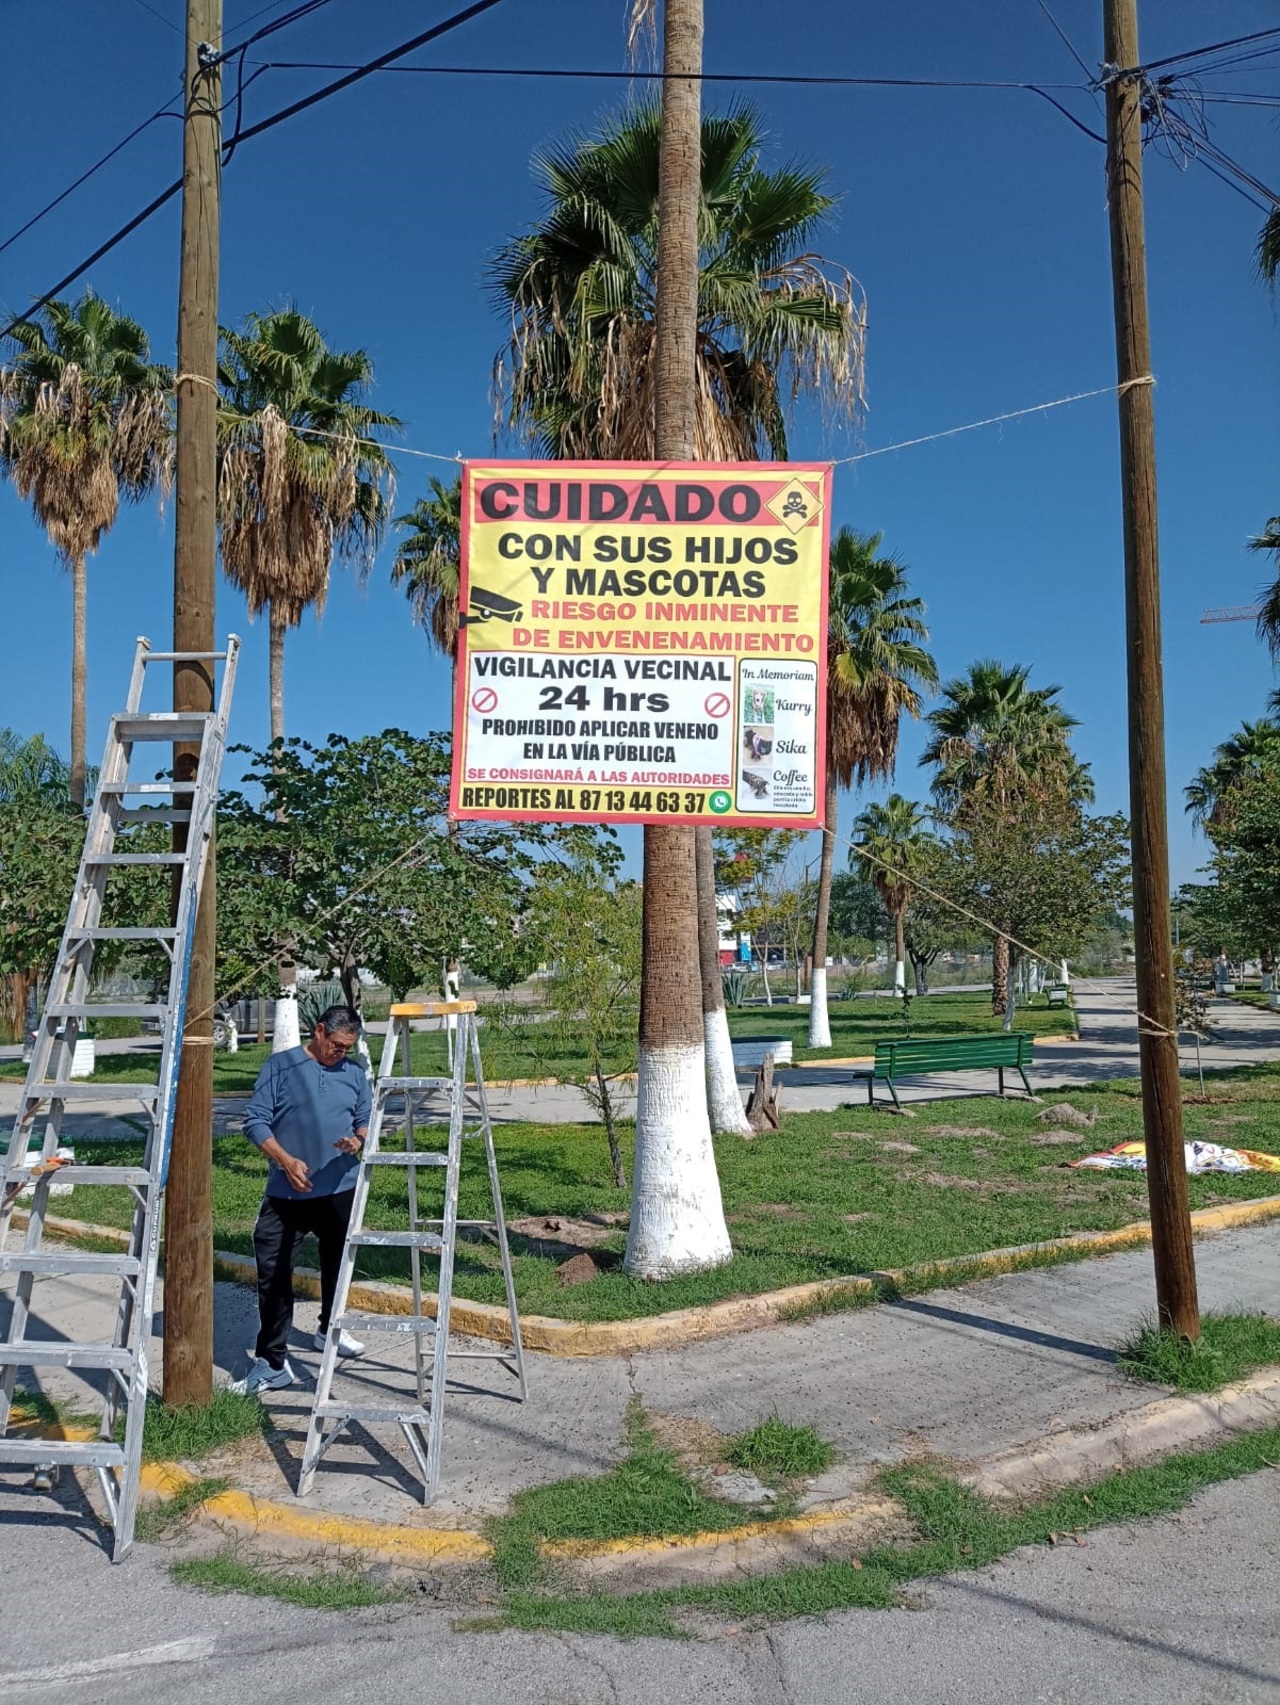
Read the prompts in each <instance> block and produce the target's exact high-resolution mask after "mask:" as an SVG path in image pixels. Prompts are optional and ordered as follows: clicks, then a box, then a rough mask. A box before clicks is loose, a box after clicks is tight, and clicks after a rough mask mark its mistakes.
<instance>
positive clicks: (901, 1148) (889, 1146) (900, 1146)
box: [880, 1143, 920, 1154]
mask: <svg viewBox="0 0 1280 1705" xmlns="http://www.w3.org/2000/svg"><path fill="white" fill-rule="evenodd" d="M880 1147H881V1148H882V1149H883V1150H884V1151H885V1153H886V1154H919V1153H920V1150H919V1149H918V1148H917V1147H916V1145H915V1143H881V1144H880Z"/></svg>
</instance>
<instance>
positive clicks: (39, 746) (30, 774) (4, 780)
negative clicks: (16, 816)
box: [0, 728, 71, 805]
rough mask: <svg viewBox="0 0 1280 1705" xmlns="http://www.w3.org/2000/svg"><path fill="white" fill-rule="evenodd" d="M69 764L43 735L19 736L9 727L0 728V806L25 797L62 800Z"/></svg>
mask: <svg viewBox="0 0 1280 1705" xmlns="http://www.w3.org/2000/svg"><path fill="white" fill-rule="evenodd" d="M70 779H71V766H70V765H69V764H68V763H67V760H66V759H65V758H64V757H63V756H62V754H61V753H60V752H56V751H55V750H54V749H53V747H52V746H51V745H50V744H49V742H48V741H47V740H46V739H45V737H44V735H43V734H33V735H31V736H30V737H29V738H28V739H23V737H22V735H21V734H18V733H16V732H15V730H14V729H12V728H0V805H14V804H20V803H21V802H22V801H23V800H26V799H47V798H54V799H58V798H62V799H65V798H66V796H67V793H68V784H69V782H70Z"/></svg>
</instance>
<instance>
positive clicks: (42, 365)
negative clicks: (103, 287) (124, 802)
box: [0, 290, 173, 805]
mask: <svg viewBox="0 0 1280 1705" xmlns="http://www.w3.org/2000/svg"><path fill="white" fill-rule="evenodd" d="M9 336H10V340H11V341H12V343H13V344H14V345H15V346H16V355H15V358H14V360H13V361H12V363H11V364H10V365H8V366H5V367H0V467H3V468H4V470H5V471H6V472H7V473H8V474H9V475H10V476H11V478H12V479H13V483H14V485H15V486H16V487H17V490H18V495H19V496H20V497H23V498H29V499H30V502H31V507H32V509H33V511H34V512H35V517H36V520H37V521H38V522H39V523H40V525H41V526H42V527H43V528H44V530H45V532H46V533H47V534H48V537H49V542H50V543H51V544H52V545H53V547H54V549H55V550H56V551H57V552H58V555H59V556H60V557H61V558H62V560H63V562H64V563H65V564H66V566H67V567H68V568H69V569H70V571H71V589H72V590H71V601H72V630H71V631H72V640H71V767H70V776H69V787H70V793H71V798H72V800H73V801H74V802H75V803H76V804H77V805H82V804H83V803H84V795H85V689H86V682H87V673H88V669H87V662H86V651H85V604H86V590H87V589H86V577H85V560H86V558H87V557H89V556H90V555H92V553H93V552H94V551H96V550H97V548H98V546H99V544H100V543H101V540H102V536H103V534H104V533H106V532H108V531H109V530H110V528H111V526H112V525H113V523H114V522H115V518H116V515H117V514H118V513H119V509H120V499H121V497H122V496H123V497H125V498H127V499H130V500H132V501H139V500H141V499H142V498H144V497H146V496H148V495H149V494H150V493H151V492H153V491H155V490H156V489H157V488H158V487H159V488H163V487H164V486H165V485H167V483H168V478H169V451H170V444H171V441H172V429H171V417H170V405H169V399H170V395H171V392H172V385H173V375H172V374H171V373H170V371H169V369H168V368H165V367H158V366H155V365H153V364H152V362H151V360H150V354H151V349H150V344H149V343H148V340H147V334H146V332H144V331H143V329H142V327H141V326H140V325H139V324H138V323H137V321H136V320H130V319H127V318H126V317H125V316H124V315H122V314H117V313H115V312H114V311H113V310H112V309H111V308H109V307H108V306H107V304H106V303H105V302H104V301H103V300H102V299H101V297H98V296H95V295H94V294H93V292H92V291H91V290H87V291H86V292H85V294H84V295H83V296H82V297H81V298H80V300H79V301H78V302H62V301H56V302H49V303H47V304H46V306H45V307H44V308H43V309H41V311H40V312H39V313H38V314H36V315H34V316H33V317H32V318H31V319H30V320H27V321H25V322H24V323H23V324H22V325H19V326H15V327H14V328H13V330H12V331H11V332H10V334H9Z"/></svg>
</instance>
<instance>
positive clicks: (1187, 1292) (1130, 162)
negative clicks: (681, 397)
mask: <svg viewBox="0 0 1280 1705" xmlns="http://www.w3.org/2000/svg"><path fill="white" fill-rule="evenodd" d="M1103 34H1104V52H1105V56H1106V61H1107V65H1106V71H1107V73H1108V76H1107V82H1106V102H1107V201H1108V207H1109V211H1110V219H1111V275H1112V287H1113V291H1114V296H1115V320H1116V368H1117V374H1118V378H1119V382H1120V385H1121V387H1122V388H1121V390H1120V394H1119V401H1120V487H1121V499H1122V502H1123V506H1124V582H1125V625H1126V631H1127V639H1128V659H1129V800H1130V815H1131V817H1132V819H1133V939H1134V953H1135V957H1136V960H1137V974H1138V1057H1139V1061H1140V1067H1141V1073H1142V1126H1143V1135H1144V1137H1145V1139H1146V1147H1147V1191H1148V1195H1149V1198H1150V1203H1151V1245H1152V1249H1153V1251H1154V1254H1155V1269H1156V1305H1157V1308H1158V1310H1159V1315H1160V1321H1161V1324H1162V1325H1165V1326H1167V1327H1170V1328H1172V1330H1173V1331H1175V1332H1177V1333H1178V1334H1179V1335H1180V1336H1181V1337H1183V1338H1188V1339H1196V1338H1198V1337H1199V1336H1200V1310H1199V1304H1198V1301H1197V1298H1196V1265H1195V1253H1194V1250H1193V1248H1192V1241H1191V1210H1190V1203H1189V1201H1188V1197H1187V1166H1186V1159H1185V1153H1184V1150H1183V1137H1182V1084H1181V1081H1180V1078H1179V1075H1178V1035H1177V1020H1176V1017H1175V1012H1174V987H1173V952H1172V948H1171V946H1170V940H1169V838H1168V820H1167V799H1166V784H1165V763H1164V678H1163V672H1162V667H1161V656H1160V554H1159V537H1158V530H1157V519H1156V441H1155V408H1154V404H1153V399H1152V394H1151V393H1152V381H1151V344H1150V336H1149V331H1148V325H1147V267H1146V249H1145V238H1144V230H1143V211H1142V91H1141V86H1140V82H1139V79H1138V78H1137V77H1136V76H1132V75H1126V73H1128V72H1131V71H1132V69H1133V68H1134V67H1136V66H1137V65H1138V64H1139V63H1140V62H1139V59H1138V13H1137V0H1103ZM1113 73H1119V75H1115V74H1113Z"/></svg>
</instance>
